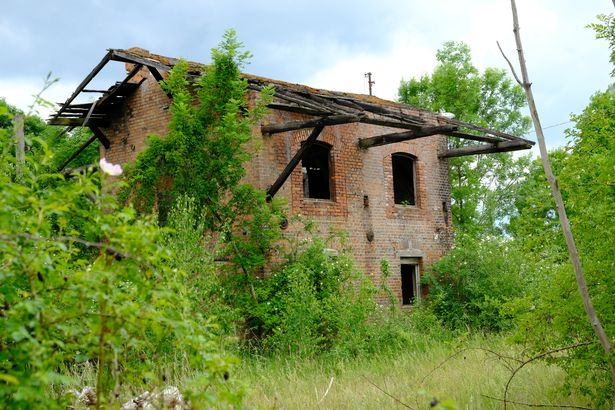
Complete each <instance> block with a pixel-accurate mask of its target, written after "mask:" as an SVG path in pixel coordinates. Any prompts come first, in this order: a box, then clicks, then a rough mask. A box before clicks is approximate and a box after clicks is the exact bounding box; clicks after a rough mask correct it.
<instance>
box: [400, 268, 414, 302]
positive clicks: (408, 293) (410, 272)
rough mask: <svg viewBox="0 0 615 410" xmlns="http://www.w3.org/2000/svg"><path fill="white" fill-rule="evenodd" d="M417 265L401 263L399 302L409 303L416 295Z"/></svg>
mask: <svg viewBox="0 0 615 410" xmlns="http://www.w3.org/2000/svg"><path fill="white" fill-rule="evenodd" d="M417 279H418V275H417V265H407V264H402V265H401V303H402V305H411V304H412V303H414V301H415V299H416V297H417V289H418V281H417Z"/></svg>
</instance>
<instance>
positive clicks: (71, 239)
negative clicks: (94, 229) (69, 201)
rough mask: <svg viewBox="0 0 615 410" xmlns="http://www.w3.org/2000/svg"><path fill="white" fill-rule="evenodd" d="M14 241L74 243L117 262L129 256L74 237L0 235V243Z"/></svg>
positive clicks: (23, 234) (109, 247)
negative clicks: (112, 258) (92, 249)
mask: <svg viewBox="0 0 615 410" xmlns="http://www.w3.org/2000/svg"><path fill="white" fill-rule="evenodd" d="M15 239H27V240H30V241H37V242H75V243H80V244H82V245H85V246H87V247H88V248H96V249H100V250H104V251H105V252H106V253H107V254H108V255H111V256H113V257H114V258H115V259H116V260H118V261H119V260H122V259H124V258H129V255H127V254H125V253H123V252H120V251H118V250H117V249H115V248H114V247H112V246H109V245H108V244H106V243H102V242H91V241H86V240H85V239H81V238H78V237H76V236H52V237H49V238H46V237H44V236H37V235H31V234H28V233H20V234H14V235H0V241H14V240H15Z"/></svg>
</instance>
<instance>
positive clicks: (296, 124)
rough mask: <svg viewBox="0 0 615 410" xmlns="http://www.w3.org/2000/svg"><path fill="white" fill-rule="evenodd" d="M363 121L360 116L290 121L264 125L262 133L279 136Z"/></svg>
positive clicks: (337, 116) (345, 115)
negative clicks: (294, 131) (304, 129)
mask: <svg viewBox="0 0 615 410" xmlns="http://www.w3.org/2000/svg"><path fill="white" fill-rule="evenodd" d="M359 121H361V117H360V116H359V115H347V114H343V115H332V116H330V117H322V118H316V119H312V120H305V121H289V122H285V123H282V124H270V125H263V126H262V127H261V131H262V133H263V134H277V133H279V132H286V131H293V130H300V129H302V128H314V127H318V126H325V125H338V124H349V123H353V122H359Z"/></svg>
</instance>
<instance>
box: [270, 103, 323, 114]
mask: <svg viewBox="0 0 615 410" xmlns="http://www.w3.org/2000/svg"><path fill="white" fill-rule="evenodd" d="M267 107H269V108H271V109H272V110H279V111H288V112H296V113H299V114H307V115H317V116H323V115H330V114H331V111H325V110H315V109H313V108H307V107H303V106H300V105H299V104H296V103H292V104H282V103H269V104H267Z"/></svg>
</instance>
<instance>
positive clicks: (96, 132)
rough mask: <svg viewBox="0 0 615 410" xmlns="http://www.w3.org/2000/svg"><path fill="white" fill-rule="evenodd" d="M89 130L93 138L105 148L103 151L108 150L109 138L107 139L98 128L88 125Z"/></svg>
mask: <svg viewBox="0 0 615 410" xmlns="http://www.w3.org/2000/svg"><path fill="white" fill-rule="evenodd" d="M90 129H91V130H92V132H93V133H94V136H95V137H96V138H98V140H99V141H100V143H101V144H102V145H103V147H105V149H109V147H110V146H111V142H110V141H109V138H107V136H106V135H105V133H104V132H102V130H101V129H100V128H98V127H96V126H94V125H90Z"/></svg>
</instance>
